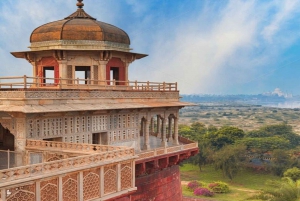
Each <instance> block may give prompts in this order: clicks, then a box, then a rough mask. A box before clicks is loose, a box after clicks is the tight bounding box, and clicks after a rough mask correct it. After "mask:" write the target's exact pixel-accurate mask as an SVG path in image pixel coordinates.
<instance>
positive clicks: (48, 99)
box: [0, 0, 198, 201]
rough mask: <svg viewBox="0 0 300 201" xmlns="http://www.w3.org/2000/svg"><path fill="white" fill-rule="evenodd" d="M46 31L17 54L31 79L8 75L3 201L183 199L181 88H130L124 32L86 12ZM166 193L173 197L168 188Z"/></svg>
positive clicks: (185, 148) (186, 153)
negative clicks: (29, 72) (29, 71)
mask: <svg viewBox="0 0 300 201" xmlns="http://www.w3.org/2000/svg"><path fill="white" fill-rule="evenodd" d="M83 6H84V4H83V3H82V0H78V3H77V7H78V8H77V10H76V11H75V12H74V13H73V14H71V15H70V16H68V17H66V18H64V19H62V20H58V21H55V22H50V23H47V24H44V25H42V26H40V27H37V28H36V29H34V30H33V32H32V33H31V35H30V47H29V48H30V50H28V51H20V52H12V55H13V56H15V57H16V58H23V59H26V60H27V61H28V62H30V64H31V65H32V72H33V74H32V76H26V75H24V76H15V77H0V153H3V154H2V158H1V161H0V192H1V193H0V200H2V201H11V200H19V201H36V200H51V201H68V200H69V201H102V200H103V201H104V200H106V201H130V200H132V201H134V200H136V201H138V200H165V201H168V200H170V201H171V200H172V201H180V200H182V193H181V183H180V174H179V167H178V164H179V163H180V162H181V161H183V160H185V159H187V158H189V157H190V156H193V155H195V154H196V153H197V152H198V145H197V143H195V142H193V141H190V140H188V139H185V138H182V137H180V136H179V134H178V122H179V110H180V108H182V107H184V106H188V105H192V104H190V103H184V102H181V101H180V96H179V91H178V88H177V83H176V82H175V83H166V82H150V81H129V79H128V67H129V65H130V64H131V63H132V62H133V61H135V60H136V59H141V58H143V57H145V56H147V55H145V54H140V53H134V52H132V51H131V48H130V38H129V36H128V34H127V33H126V32H125V31H123V30H122V29H120V28H118V27H115V26H113V25H110V24H107V23H104V22H100V21H97V20H96V19H95V18H94V17H92V16H91V15H89V14H87V13H86V12H85V11H84V10H83ZM166 189H167V190H166Z"/></svg>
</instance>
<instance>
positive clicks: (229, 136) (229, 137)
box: [204, 126, 245, 150]
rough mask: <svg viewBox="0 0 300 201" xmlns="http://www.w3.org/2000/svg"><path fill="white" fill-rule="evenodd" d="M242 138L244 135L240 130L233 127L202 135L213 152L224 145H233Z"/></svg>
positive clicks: (225, 127)
mask: <svg viewBox="0 0 300 201" xmlns="http://www.w3.org/2000/svg"><path fill="white" fill-rule="evenodd" d="M244 136H245V133H244V131H243V130H242V129H240V128H237V127H233V126H224V127H222V128H220V129H219V130H217V131H216V132H209V133H207V134H205V135H204V137H205V138H206V139H207V140H208V141H210V143H211V146H212V147H213V148H214V149H215V150H219V149H221V148H222V147H224V146H225V145H229V144H234V143H235V141H236V140H238V139H241V138H243V137H244Z"/></svg>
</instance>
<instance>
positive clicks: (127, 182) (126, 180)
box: [121, 163, 132, 190]
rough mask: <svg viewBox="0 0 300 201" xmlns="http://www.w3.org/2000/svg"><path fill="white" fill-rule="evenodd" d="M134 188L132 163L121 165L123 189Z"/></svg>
mask: <svg viewBox="0 0 300 201" xmlns="http://www.w3.org/2000/svg"><path fill="white" fill-rule="evenodd" d="M131 187H132V169H131V163H124V164H122V165H121V189H122V190H124V189H128V188H131Z"/></svg>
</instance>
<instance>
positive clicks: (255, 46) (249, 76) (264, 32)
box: [0, 0, 300, 93]
mask: <svg viewBox="0 0 300 201" xmlns="http://www.w3.org/2000/svg"><path fill="white" fill-rule="evenodd" d="M158 2H160V1H146V2H145V1H143V2H142V1H137V0H126V1H122V2H120V1H116V0H114V1H113V0H112V1H104V2H103V1H101V2H100V1H99V0H90V1H84V3H85V4H86V5H85V7H84V9H85V10H86V11H87V12H88V13H89V14H91V15H92V16H93V17H96V18H97V19H98V20H101V21H104V22H108V23H111V24H115V25H117V26H120V24H121V25H122V26H123V25H126V26H127V27H126V28H124V29H125V30H126V31H127V32H128V33H129V35H130V38H131V41H132V48H134V52H141V53H146V54H149V55H150V56H149V57H148V58H145V59H142V60H140V61H135V62H134V63H133V64H132V65H131V67H130V75H129V77H130V79H131V80H141V81H147V80H149V81H167V82H176V81H177V82H179V88H180V90H181V92H182V93H224V92H225V93H228V92H231V91H232V92H233V93H235V92H236V93H237V92H241V91H242V90H243V89H244V88H243V87H244V86H243V85H244V84H245V83H246V84H247V83H249V82H253V80H254V79H257V78H258V77H260V75H261V74H265V73H266V69H264V68H263V67H264V66H267V65H272V63H274V62H276V60H278V56H279V55H280V54H281V53H282V52H283V51H284V50H285V49H286V48H287V47H289V46H291V45H292V44H293V42H294V41H296V40H297V39H298V38H299V33H300V31H299V33H289V35H288V37H287V36H286V33H285V31H286V29H288V25H289V24H288V23H289V22H290V21H291V19H294V18H295V16H297V15H298V14H299V9H300V2H299V3H298V1H296V0H286V1H281V0H277V1H270V2H263V1H259V0H257V1H255V0H253V1H242V0H240V1H238V0H231V1H218V3H216V2H214V1H189V3H188V4H187V3H186V2H187V1H182V2H179V1H178V2H177V3H176V6H177V8H176V9H174V8H171V7H172V6H173V7H174V2H173V1H163V3H162V4H159V5H157V3H158ZM75 4H76V2H75V1H74V0H65V1H61V0H52V1H40V0H32V1H30V3H29V2H28V1H22V0H8V1H7V3H6V4H3V5H2V7H0V11H1V13H2V15H1V16H0V53H1V55H0V59H1V61H3V63H4V64H5V66H6V67H5V68H4V67H1V72H2V75H1V76H3V75H23V74H28V75H30V74H31V67H30V65H29V64H28V62H27V61H25V60H17V59H15V58H13V57H12V56H11V55H10V54H9V52H10V51H20V50H26V47H27V46H28V45H29V36H30V33H31V32H32V31H33V29H34V28H36V27H38V26H40V25H42V24H44V23H47V22H50V21H55V20H59V19H63V18H64V17H66V16H68V15H69V14H71V13H72V12H74V11H75V10H76V7H75ZM168 6H170V8H169V7H168ZM172 9H173V10H172ZM112 11H113V12H112ZM126 15H127V16H126ZM298 17H299V15H298ZM128 19H130V20H128ZM289 26H290V25H289Z"/></svg>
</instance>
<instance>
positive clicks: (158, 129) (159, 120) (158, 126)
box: [157, 115, 161, 138]
mask: <svg viewBox="0 0 300 201" xmlns="http://www.w3.org/2000/svg"><path fill="white" fill-rule="evenodd" d="M157 137H158V138H161V119H160V116H159V115H157Z"/></svg>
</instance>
